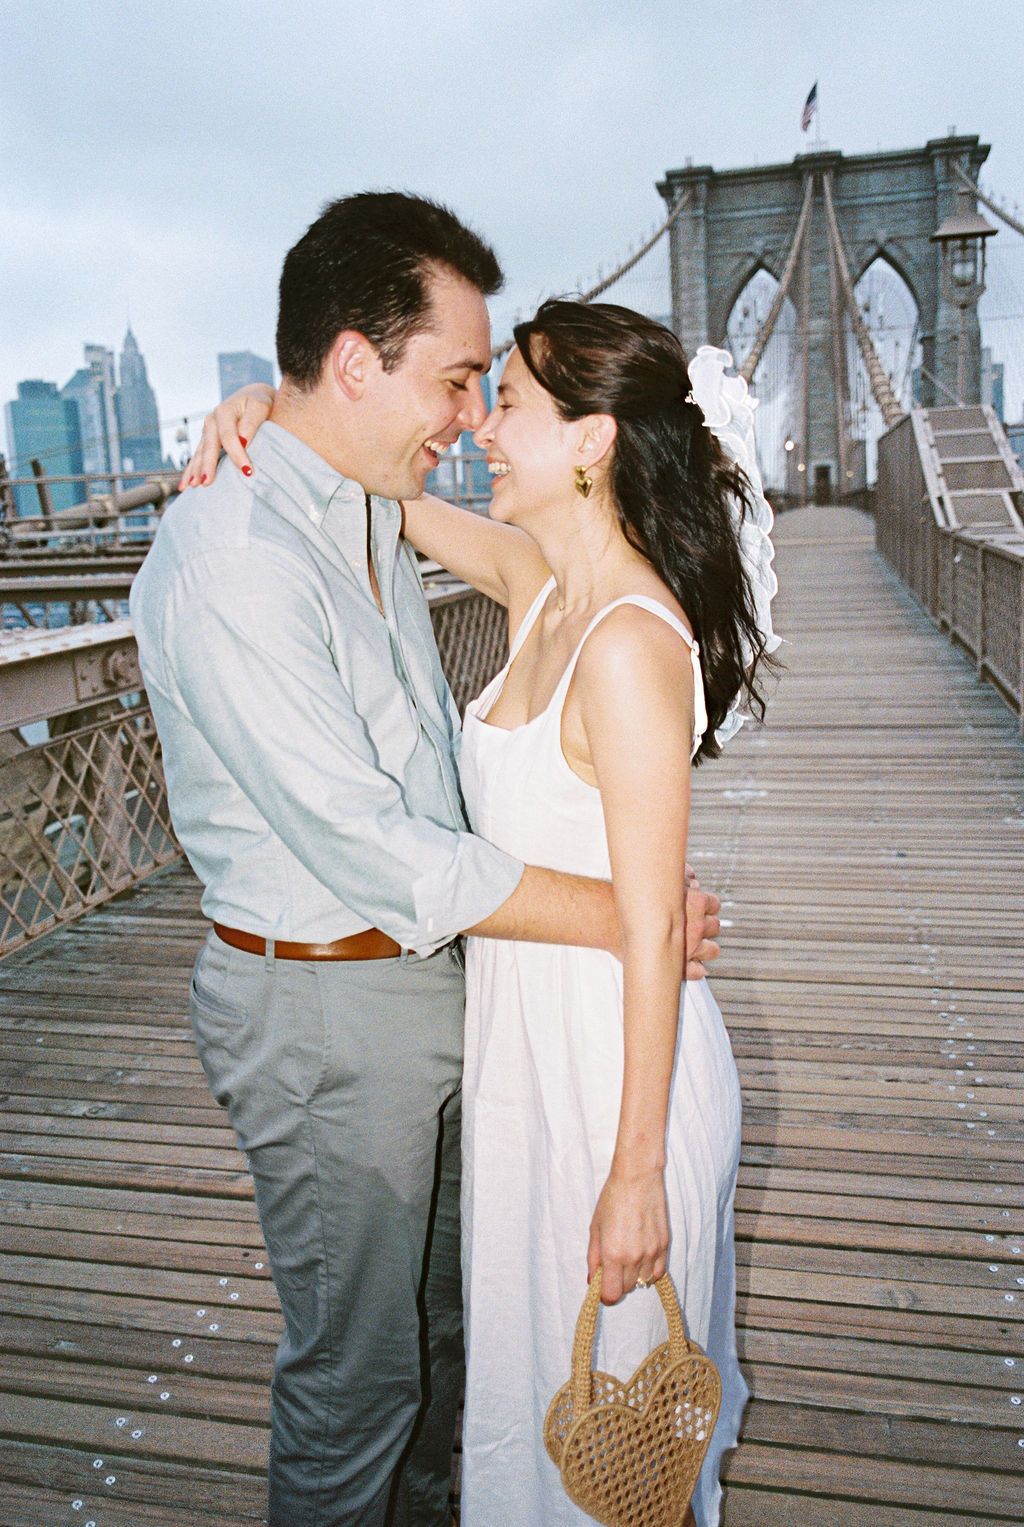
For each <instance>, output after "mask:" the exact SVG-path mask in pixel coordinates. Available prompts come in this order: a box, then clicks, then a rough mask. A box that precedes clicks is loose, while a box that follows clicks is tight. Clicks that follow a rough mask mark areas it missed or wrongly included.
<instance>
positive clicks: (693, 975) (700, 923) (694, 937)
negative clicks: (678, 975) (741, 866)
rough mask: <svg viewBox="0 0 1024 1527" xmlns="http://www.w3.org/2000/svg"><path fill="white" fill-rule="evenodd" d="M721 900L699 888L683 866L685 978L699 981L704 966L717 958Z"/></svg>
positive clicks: (690, 871) (701, 977)
mask: <svg viewBox="0 0 1024 1527" xmlns="http://www.w3.org/2000/svg"><path fill="white" fill-rule="evenodd" d="M721 910H722V903H721V901H720V900H719V898H718V897H717V896H716V895H715V893H714V891H702V890H701V888H700V882H699V881H698V879H697V877H696V875H695V874H694V873H693V870H692V869H691V868H690V866H689V865H687V866H686V979H687V980H688V981H700V980H702V979H703V977H704V976H706V975H707V969H706V967H707V966H708V965H710V964H711V961H712V960H717V959H718V954H719V948H718V935H719V934H720V933H721V931H722V924H721V923H720V922H719V920H718V914H719V912H721Z"/></svg>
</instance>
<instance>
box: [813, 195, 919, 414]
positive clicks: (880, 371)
mask: <svg viewBox="0 0 1024 1527" xmlns="http://www.w3.org/2000/svg"><path fill="white" fill-rule="evenodd" d="M821 188H822V192H823V195H824V198H825V221H826V223H827V225H828V233H829V238H830V240H831V242H832V249H833V251H834V253H835V258H836V264H837V266H838V268H839V276H840V281H841V283H842V289H843V296H844V297H845V299H846V307H847V311H848V312H849V314H850V322H851V324H852V325H853V332H854V334H855V335H856V337H857V343H858V345H859V346H860V353H861V356H862V357H863V360H864V367H865V370H866V371H867V374H868V380H869V381H870V383H871V391H872V393H873V394H874V398H875V402H876V403H877V404H878V407H879V408H880V410H881V413H882V418H883V419H884V420H885V423H886V427H887V428H888V429H891V428H892V426H893V425H894V424H898V423H899V421H900V419H902V418H903V413H904V411H903V409H902V408H901V407H900V404H899V401H898V399H897V397H896V394H895V393H894V392H893V390H892V383H891V382H890V381H889V378H888V376H887V375H886V371H885V367H884V366H883V365H882V363H881V361H880V360H879V359H878V354H877V352H876V350H875V347H874V345H873V344H872V343H871V335H870V334H869V333H868V329H867V325H866V324H865V322H864V319H863V316H862V314H861V311H860V308H859V307H858V305H857V298H856V295H855V293H854V290H853V280H852V278H851V276H850V265H849V261H848V260H847V258H846V250H845V248H844V247H843V240H842V235H841V234H840V232H839V222H838V220H837V218H836V209H835V205H834V203H833V201H832V172H831V170H826V171H825V172H824V174H823V175H822V177H821Z"/></svg>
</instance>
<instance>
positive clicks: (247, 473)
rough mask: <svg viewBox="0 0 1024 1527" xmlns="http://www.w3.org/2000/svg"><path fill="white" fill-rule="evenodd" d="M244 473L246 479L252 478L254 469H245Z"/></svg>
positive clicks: (243, 469)
mask: <svg viewBox="0 0 1024 1527" xmlns="http://www.w3.org/2000/svg"><path fill="white" fill-rule="evenodd" d="M242 471H243V472H244V473H245V475H246V477H251V476H252V467H243V468H242Z"/></svg>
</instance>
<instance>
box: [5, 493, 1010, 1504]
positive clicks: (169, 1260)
mask: <svg viewBox="0 0 1024 1527" xmlns="http://www.w3.org/2000/svg"><path fill="white" fill-rule="evenodd" d="M777 544H778V568H779V573H780V581H781V584H782V593H781V596H780V599H779V602H778V609H777V619H776V624H777V626H778V628H779V629H780V631H781V632H782V633H783V634H784V635H785V636H786V638H787V639H788V643H789V644H788V645H787V646H786V647H784V648H783V650H782V656H783V659H784V661H785V664H786V672H785V674H784V676H783V677H782V679H781V681H780V683H779V686H778V692H777V695H776V697H775V700H774V702H773V705H772V708H771V712H770V720H769V725H768V726H767V727H766V728H764V729H763V730H753V729H751V730H749V731H747V732H746V733H744V734H741V736H740V737H739V738H738V739H736V741H735V742H734V743H732V744H730V746H729V748H728V749H727V750H726V754H725V756H724V758H723V759H721V760H720V761H718V762H716V763H714V764H712V765H711V766H709V767H708V768H706V769H701V770H700V771H699V773H698V775H697V777H696V781H695V794H694V824H693V834H692V841H691V857H692V859H693V861H694V863H695V864H696V866H697V867H698V870H699V872H700V874H701V877H702V879H703V880H704V881H705V882H706V883H707V884H709V885H713V886H714V887H715V888H716V889H717V890H719V891H720V892H721V894H722V896H723V900H724V901H725V903H726V905H725V909H724V913H723V917H724V919H725V921H726V924H727V926H726V940H725V945H724V952H723V955H722V957H721V959H720V960H719V962H718V965H717V967H716V970H715V976H714V985H715V990H716V994H717V996H718V998H719V1001H720V1003H721V1006H722V1009H723V1012H724V1013H725V1015H726V1019H727V1022H728V1024H729V1027H730V1031H731V1033H732V1037H733V1043H734V1048H735V1051H736V1055H737V1062H738V1065H739V1070H740V1076H741V1081H742V1084H743V1090H744V1101H745V1119H744V1141H743V1152H742V1161H741V1167H740V1181H739V1188H738V1192H737V1263H738V1281H739V1307H738V1315H739V1339H740V1351H741V1358H742V1361H743V1363H744V1366H745V1371H746V1373H747V1377H748V1380H749V1382H750V1384H751V1389H752V1393H753V1399H752V1402H751V1405H750V1407H749V1409H748V1412H747V1415H746V1418H745V1424H744V1436H743V1442H742V1445H741V1447H740V1448H739V1449H738V1450H737V1452H736V1453H735V1454H734V1455H733V1456H732V1458H731V1459H730V1460H729V1461H728V1462H727V1465H726V1469H725V1475H726V1480H727V1491H726V1506H725V1513H724V1521H725V1523H726V1524H727V1527H839V1524H842V1527H962V1524H967V1523H975V1524H997V1523H998V1524H1001V1527H1007V1524H1018V1527H1019V1524H1024V1127H1022V1120H1024V960H1022V958H1021V936H1020V935H1021V927H1022V925H1024V875H1022V874H1021V869H1022V864H1024V750H1022V747H1021V743H1020V740H1019V738H1018V736H1017V735H1016V732H1015V726H1014V722H1013V719H1012V718H1011V717H1010V716H1009V715H1008V713H1007V712H1005V711H1004V710H1003V708H1002V706H1001V705H1000V702H999V701H998V700H997V699H996V698H995V697H994V696H993V694H992V693H991V691H989V690H987V689H986V688H984V687H983V686H982V685H980V684H979V683H978V682H977V680H976V678H975V676H974V674H973V672H972V670H971V668H970V666H969V665H968V664H967V663H966V662H965V661H964V660H963V659H962V657H961V656H960V655H959V654H958V653H956V652H955V651H953V650H952V649H951V648H950V647H949V646H948V645H947V643H946V642H945V640H944V639H943V638H942V637H941V636H940V635H938V634H937V633H936V632H935V631H934V629H933V628H932V626H931V624H930V622H929V621H928V620H927V619H926V618H925V617H924V616H923V615H921V614H920V612H918V611H917V610H916V608H915V607H914V606H913V604H912V603H911V602H910V601H909V600H908V598H907V597H906V596H905V595H904V594H903V593H902V591H901V590H900V589H899V588H898V587H897V586H896V585H895V584H894V582H893V580H892V579H891V577H890V576H889V574H888V573H887V572H886V571H885V569H884V568H883V567H882V565H881V564H880V563H879V561H878V559H877V558H876V556H875V554H874V552H873V549H872V544H871V527H870V525H869V524H868V523H867V522H866V521H865V520H864V519H863V517H862V516H860V515H858V514H856V513H855V512H854V511H848V510H806V511H793V512H791V513H789V514H787V515H785V516H783V517H782V518H781V519H780V521H779V525H778V528H777ZM204 931H205V925H204V923H203V920H202V918H201V917H200V915H199V911H198V898H197V895H196V889H195V886H194V883H193V881H192V880H191V877H190V876H189V874H188V873H187V871H185V870H183V869H182V868H181V867H174V868H171V869H169V870H167V871H165V872H163V873H162V874H160V875H159V876H157V877H155V878H154V879H153V880H152V881H150V882H149V883H147V884H146V885H144V886H142V887H140V888H139V889H138V890H136V891H135V892H133V893H130V894H128V895H126V896H123V897H121V898H119V899H118V900H116V901H114V902H111V903H110V904H108V905H107V906H106V907H104V908H101V909H100V910H99V911H98V912H96V913H95V914H93V915H92V916H90V917H89V918H88V919H86V920H85V921H83V922H80V923H78V924H76V925H74V926H73V927H70V928H66V929H63V930H61V931H60V932H57V933H55V934H53V935H51V936H49V937H48V938H45V939H42V940H40V941H39V942H38V943H37V944H34V945H30V946H29V947H28V948H26V949H25V950H22V951H20V952H19V953H18V954H16V955H15V956H14V957H12V958H11V959H10V960H8V961H7V963H6V964H5V965H4V966H3V967H0V1010H2V1019H0V1068H2V1069H0V1074H2V1076H3V1087H4V1097H3V1134H2V1137H0V1277H2V1279H3V1294H2V1298H3V1317H2V1319H0V1395H2V1396H3V1398H2V1401H0V1416H2V1419H0V1527H51V1524H53V1527H57V1524H60V1527H66V1524H67V1523H69V1522H75V1523H84V1522H85V1521H86V1520H94V1521H95V1522H96V1524H97V1527H170V1524H172V1523H174V1524H175V1527H177V1524H181V1523H184V1522H188V1523H195V1524H198V1527H241V1524H243V1523H253V1522H259V1521H260V1520H261V1519H262V1516H263V1478H262V1471H263V1467H264V1459H265V1450H266V1417H267V1405H268V1386H269V1378H270V1372H271V1367H272V1362H273V1352H274V1346H275V1344H276V1340H277V1337H278V1334H279V1330H280V1316H279V1313H278V1311H277V1309H276V1304H275V1301H274V1295H273V1289H272V1285H271V1284H270V1282H269V1277H268V1271H267V1268H266V1265H265V1254H264V1253H263V1249H262V1243H261V1241H260V1235H259V1227H258V1224H257V1222H256V1219H255V1213H254V1210H253V1206H252V1201H251V1189H250V1186H249V1181H248V1177H247V1174H246V1172H245V1166H244V1160H243V1159H242V1157H241V1156H240V1155H239V1153H238V1152H237V1150H236V1149H235V1146H234V1142H233V1139H232V1136H231V1133H230V1131H229V1130H228V1129H227V1127H226V1123H225V1120H224V1117H223V1115H222V1114H221V1113H220V1111H219V1110H218V1109H217V1108H216V1106H215V1105H214V1104H213V1102H212V1100H211V1099H210V1097H209V1094H208V1092H207V1090H206V1085H205V1081H204V1078H203V1076H202V1072H201V1069H200V1067H199V1065H198V1062H197V1060H196V1058H195V1054H194V1051H193V1048H192V1043H191V1038H190V1034H189V1030H188V1022H187V985H188V971H189V968H190V966H191V962H192V959H193V956H194V953H195V950H196V948H197V947H198V945H199V943H200V941H201V939H202V937H203V934H204ZM233 1294H235V1295H237V1298H232V1295H233ZM1015 1402H1018V1403H1015ZM119 1422H121V1423H123V1424H121V1425H119V1424H118V1423H119ZM136 1432H138V1433H140V1435H138V1436H135V1435H134V1433H136ZM97 1461H99V1464H100V1467H97ZM108 1479H111V1480H113V1483H111V1484H108V1483H107V1480H108ZM76 1502H78V1503H79V1505H78V1506H77V1508H76V1506H75V1503H76ZM473 1527H491V1524H473ZM538 1527H542V1524H538Z"/></svg>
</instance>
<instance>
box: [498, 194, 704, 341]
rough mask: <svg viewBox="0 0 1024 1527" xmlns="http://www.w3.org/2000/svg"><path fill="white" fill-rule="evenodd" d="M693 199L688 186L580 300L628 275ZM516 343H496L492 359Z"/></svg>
mask: <svg viewBox="0 0 1024 1527" xmlns="http://www.w3.org/2000/svg"><path fill="white" fill-rule="evenodd" d="M692 199H693V191H692V189H691V188H689V187H688V188H687V189H686V190H685V191H684V192H683V194H682V196H680V198H679V200H678V201H677V202H676V203H675V205H674V206H673V208H672V210H671V212H670V213H669V215H668V217H667V218H666V219H665V221H664V222H663V223H662V224H661V226H660V228H658V229H656V231H655V232H654V233H652V234H651V236H650V238H649V239H648V240H647V242H646V244H641V246H640V248H639V249H638V250H637V251H636V253H635V254H632V255H630V257H629V259H628V260H624V261H623V263H622V264H621V265H620V266H618V268H617V269H616V270H613V271H612V273H611V275H610V276H608V277H606V278H605V279H604V280H602V281H599V282H598V283H597V285H596V286H592V287H591V288H590V290H589V292H584V293H583V295H582V296H581V297H580V299H579V300H580V301H581V302H593V300H594V298H595V297H600V295H601V293H602V292H606V291H607V290H608V288H609V287H610V286H614V285H615V283H616V281H618V280H620V279H621V277H622V276H624V275H626V273H627V271H631V270H632V269H633V266H634V265H639V263H640V261H641V260H642V259H643V257H644V255H645V254H649V253H650V251H651V250H652V249H653V248H654V246H655V244H656V243H657V242H658V240H659V239H660V238H663V237H664V235H665V234H666V233H667V232H668V230H669V229H670V228H671V227H672V224H673V223H674V222H675V220H676V218H677V217H678V216H679V214H680V213H681V212H682V210H683V208H684V207H686V206H688V205H689V203H690V202H691V201H692ZM514 344H515V340H514V339H506V341H505V343H504V344H502V345H495V347H494V349H493V350H492V351H491V360H492V361H500V360H501V357H502V356H503V355H507V354H508V352H509V350H511V348H512V346H513V345H514Z"/></svg>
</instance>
